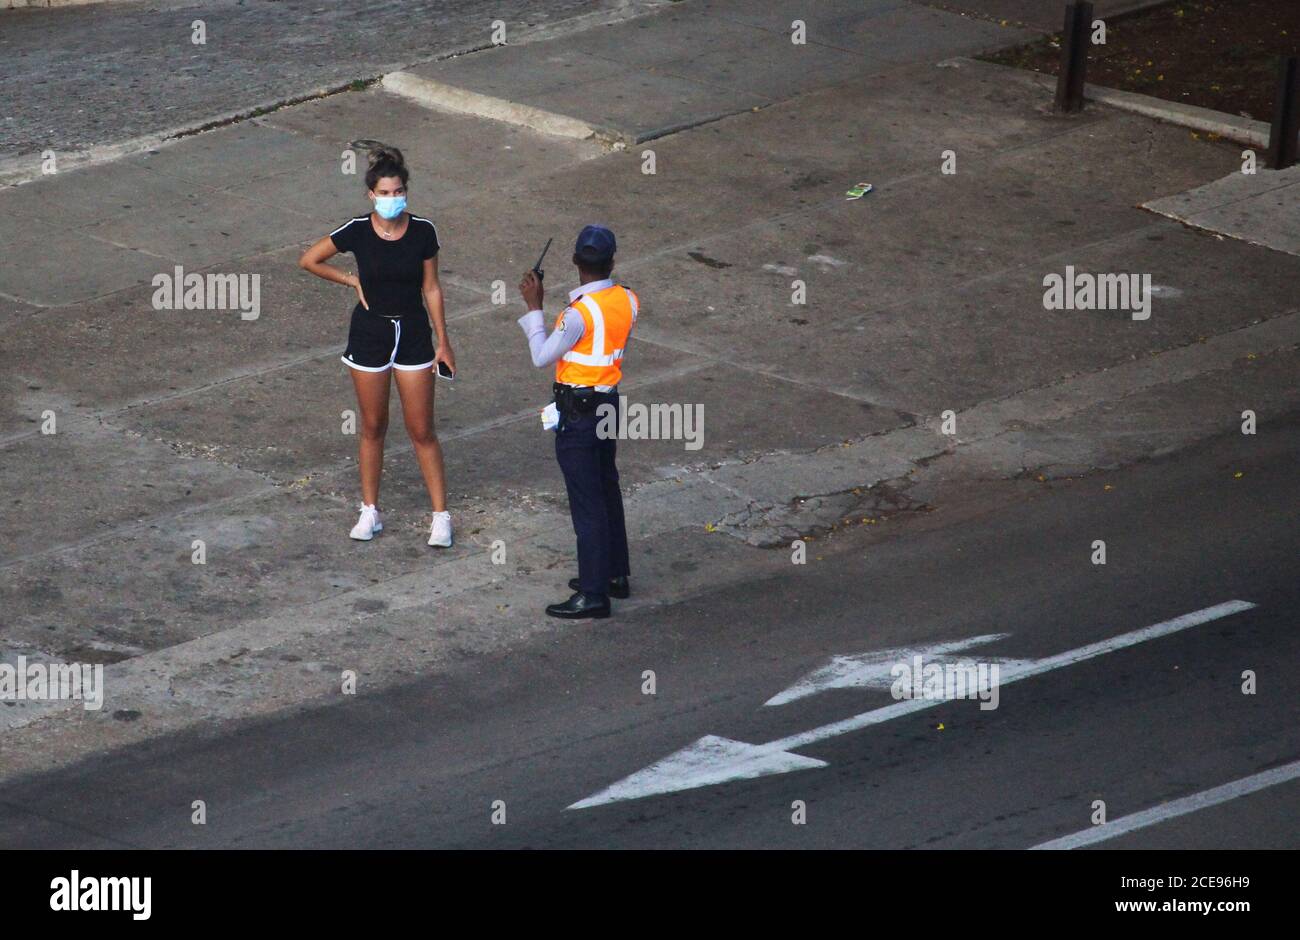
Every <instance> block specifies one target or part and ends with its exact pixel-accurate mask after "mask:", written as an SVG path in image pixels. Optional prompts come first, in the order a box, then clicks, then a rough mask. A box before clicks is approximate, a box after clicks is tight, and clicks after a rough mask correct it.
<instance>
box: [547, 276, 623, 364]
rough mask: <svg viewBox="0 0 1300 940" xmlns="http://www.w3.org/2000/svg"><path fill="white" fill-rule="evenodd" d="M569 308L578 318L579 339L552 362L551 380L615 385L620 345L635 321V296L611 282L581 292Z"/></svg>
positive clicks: (620, 355)
mask: <svg viewBox="0 0 1300 940" xmlns="http://www.w3.org/2000/svg"><path fill="white" fill-rule="evenodd" d="M569 309H570V310H572V311H573V312H575V313H577V314H579V315H580V316H581V317H582V320H583V331H582V338H581V339H579V340H578V342H577V343H576V344H575V345H574V347H573V348H572V349H570V350H569V351H568V352H566V353H565V354H564V355H563V356H562V357H561V358H560V361H559V362H557V363H556V364H555V381H557V382H560V383H563V384H565V385H589V386H608V387H613V386H615V385H617V384H618V383H619V381H620V380H621V379H622V377H623V371H622V368H621V367H622V360H623V347H624V346H625V345H626V343H627V338H628V335H629V334H630V333H631V332H632V323H633V321H635V320H636V314H637V300H636V295H635V294H633V293H632V292H631V291H630V290H627V289H626V288H624V287H620V286H618V285H613V286H611V287H607V288H606V289H605V290H601V291H596V292H595V293H594V294H586V295H583V296H582V297H580V298H578V300H577V301H576V302H575V303H574V304H573V306H572V307H570V308H569Z"/></svg>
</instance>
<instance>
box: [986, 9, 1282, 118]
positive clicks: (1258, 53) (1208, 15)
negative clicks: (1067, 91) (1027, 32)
mask: <svg viewBox="0 0 1300 940" xmlns="http://www.w3.org/2000/svg"><path fill="white" fill-rule="evenodd" d="M1062 9H1064V5H1062ZM1060 39H1061V37H1060V35H1059V34H1057V35H1054V36H1051V37H1049V38H1048V39H1045V40H1040V41H1037V42H1034V43H1031V44H1030V45H1027V46H1020V47H1019V48H1016V49H1008V50H1004V51H1002V52H998V53H996V54H994V55H989V56H985V57H984V58H986V59H987V60H988V61H990V62H998V63H1000V64H1002V65H1014V66H1017V67H1019V68H1027V69H1033V70H1034V71H1036V72H1045V73H1048V74H1051V75H1055V74H1056V73H1057V69H1058V67H1059V65H1060V61H1061V51H1060ZM1281 55H1300V2H1298V0H1181V2H1174V3H1170V4H1168V5H1165V6H1161V7H1156V8H1154V9H1150V10H1146V11H1144V12H1142V13H1138V14H1135V15H1133V16H1126V17H1120V18H1118V19H1113V20H1107V21H1106V43H1105V45H1089V47H1088V81H1089V83H1091V84H1094V85H1102V86H1104V87H1107V88H1121V89H1124V90H1125V91H1135V92H1139V93H1141V94H1144V95H1151V96H1152V97H1154V98H1163V99H1165V100H1167V101H1178V102H1181V103H1183V104H1193V105H1199V106H1200V107H1202V108H1212V109H1213V110H1215V111H1223V112H1226V113H1228V114H1240V115H1244V116H1246V117H1250V118H1254V119H1255V120H1258V121H1271V120H1272V117H1273V97H1274V95H1275V93H1276V91H1277V68H1278V64H1277V62H1278V56H1281Z"/></svg>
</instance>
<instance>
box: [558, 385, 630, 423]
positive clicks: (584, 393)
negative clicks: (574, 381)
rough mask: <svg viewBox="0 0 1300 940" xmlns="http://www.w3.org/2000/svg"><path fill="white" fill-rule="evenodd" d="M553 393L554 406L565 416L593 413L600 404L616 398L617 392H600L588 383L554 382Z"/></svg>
mask: <svg viewBox="0 0 1300 940" xmlns="http://www.w3.org/2000/svg"><path fill="white" fill-rule="evenodd" d="M551 390H552V391H553V392H554V393H555V407H556V408H558V409H559V411H560V414H562V415H564V416H566V417H577V416H581V415H589V414H593V413H594V412H595V411H596V409H597V408H598V407H600V406H601V405H602V404H607V403H609V402H612V401H616V400H617V399H618V393H617V392H601V391H598V390H596V389H595V388H592V387H591V386H590V385H565V384H563V383H561V382H556V383H555V384H554V385H552V386H551Z"/></svg>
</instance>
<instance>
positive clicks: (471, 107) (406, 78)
mask: <svg viewBox="0 0 1300 940" xmlns="http://www.w3.org/2000/svg"><path fill="white" fill-rule="evenodd" d="M379 84H380V86H381V87H382V88H383V89H384V90H386V91H391V92H392V93H393V94H396V95H401V96H402V97H404V98H409V99H410V100H412V101H414V102H415V103H416V104H420V105H423V106H424V107H426V108H433V109H435V110H439V111H451V112H454V113H456V114H467V115H470V116H471V117H481V118H488V119H490V120H493V121H503V122H505V123H507V124H514V125H517V126H520V127H527V128H530V129H532V130H535V131H537V132H539V133H542V134H551V135H552V136H555V137H568V138H572V139H576V140H590V139H592V138H595V139H599V140H604V141H607V142H609V143H611V144H612V143H618V142H623V143H626V142H627V141H626V140H625V138H624V136H623V135H622V134H620V133H618V132H617V131H613V130H609V129H607V128H602V127H597V126H596V125H594V124H588V123H587V122H586V121H581V120H579V119H578V118H573V117H568V116H567V115H563V114H555V113H554V112H551V111H543V110H542V109H541V108H534V107H532V106H531V105H526V104H518V103H516V102H513V101H507V100H506V99H504V98H493V97H492V96H490V95H484V94H480V93H479V92H476V91H469V90H468V89H465V88H459V87H457V86H455V85H448V84H446V83H445V82H440V81H436V80H435V79H432V78H425V77H423V76H421V75H416V74H415V73H414V72H405V71H398V72H389V73H388V74H387V75H385V76H384V77H383V79H382V80H381V81H380V83H379Z"/></svg>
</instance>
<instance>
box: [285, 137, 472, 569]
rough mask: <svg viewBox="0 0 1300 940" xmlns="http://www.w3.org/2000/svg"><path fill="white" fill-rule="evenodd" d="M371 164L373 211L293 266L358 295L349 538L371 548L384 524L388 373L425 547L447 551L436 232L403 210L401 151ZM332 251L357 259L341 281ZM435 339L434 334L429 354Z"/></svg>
mask: <svg viewBox="0 0 1300 940" xmlns="http://www.w3.org/2000/svg"><path fill="white" fill-rule="evenodd" d="M369 163H370V165H369V168H368V169H367V171H366V189H367V191H368V193H369V196H370V200H371V201H372V202H373V203H374V211H373V212H371V213H369V214H368V215H362V216H358V217H356V218H355V219H351V220H350V221H348V222H345V223H344V224H343V225H341V226H339V227H338V228H336V229H335V230H334V231H333V232H331V233H330V234H329V235H327V236H325V237H324V238H322V239H321V240H320V241H318V242H316V244H314V245H312V246H311V247H310V248H308V249H307V251H306V252H304V253H303V256H302V258H301V259H299V261H298V264H299V265H300V266H301V267H302V268H304V269H306V270H308V271H310V272H311V273H312V274H315V275H316V276H317V277H322V278H324V279H325V280H327V281H333V282H334V283H335V284H345V285H347V286H348V287H350V288H352V289H353V290H355V291H356V293H357V301H358V302H357V305H356V307H354V308H353V310H352V326H351V328H350V329H349V330H348V348H347V351H346V352H344V354H343V361H344V362H345V363H346V364H347V365H348V368H349V369H350V370H351V372H352V384H353V386H354V387H355V388H356V391H357V404H358V405H359V406H360V411H361V441H360V463H361V518H360V519H359V520H358V521H357V524H356V525H355V526H354V527H353V529H352V533H351V535H352V538H354V539H361V540H363V541H369V540H370V539H372V538H374V536H375V533H376V532H378V531H380V530H381V529H383V527H384V524H383V519H382V517H381V516H380V514H379V476H380V474H381V473H382V471H383V464H384V434H385V432H386V431H387V430H388V396H389V375H390V374H392V375H396V377H397V394H398V396H399V397H400V398H401V399H402V416H403V418H404V419H405V421H406V433H407V434H409V435H410V437H411V443H412V444H413V445H414V446H415V453H416V456H417V457H418V458H419V461H420V472H421V473H422V474H423V475H424V485H425V486H426V487H427V488H428V490H429V499H430V500H431V501H432V503H433V524H432V525H431V526H430V529H429V544H430V545H438V546H444V547H445V546H449V545H451V516H450V515H449V514H448V512H447V490H446V486H445V484H444V482H443V468H442V448H441V447H440V446H439V445H438V437H437V435H436V434H435V433H434V430H433V385H434V375H433V374H434V371H435V370H436V369H437V368H438V363H440V362H442V363H446V366H447V369H448V370H450V371H451V372H452V374H455V371H456V360H455V358H454V357H453V355H452V351H451V342H450V341H449V340H448V338H447V323H446V318H445V317H444V314H443V306H442V287H441V285H439V283H438V233H437V230H436V229H435V228H434V227H433V223H432V222H430V221H429V220H428V219H422V218H420V217H419V216H417V215H411V214H410V213H409V212H407V211H406V183H407V180H408V178H409V176H410V174H409V173H408V172H407V170H406V161H405V160H404V159H403V157H402V154H401V151H399V150H398V149H397V148H396V147H380V148H377V149H375V150H372V151H371V153H370V161H369ZM340 251H344V252H349V251H350V252H351V253H352V254H353V256H354V257H355V258H356V261H357V274H355V275H353V274H344V273H343V272H342V271H340V270H339V269H338V268H335V267H333V266H332V265H328V264H326V263H325V262H326V261H328V260H329V259H330V258H332V257H333V256H334V255H335V254H337V253H338V252H340ZM421 295H423V303H421ZM426 308H427V313H426ZM430 321H432V329H431V328H430ZM434 332H436V333H437V334H438V348H437V351H435V350H434V347H433V333H434Z"/></svg>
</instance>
